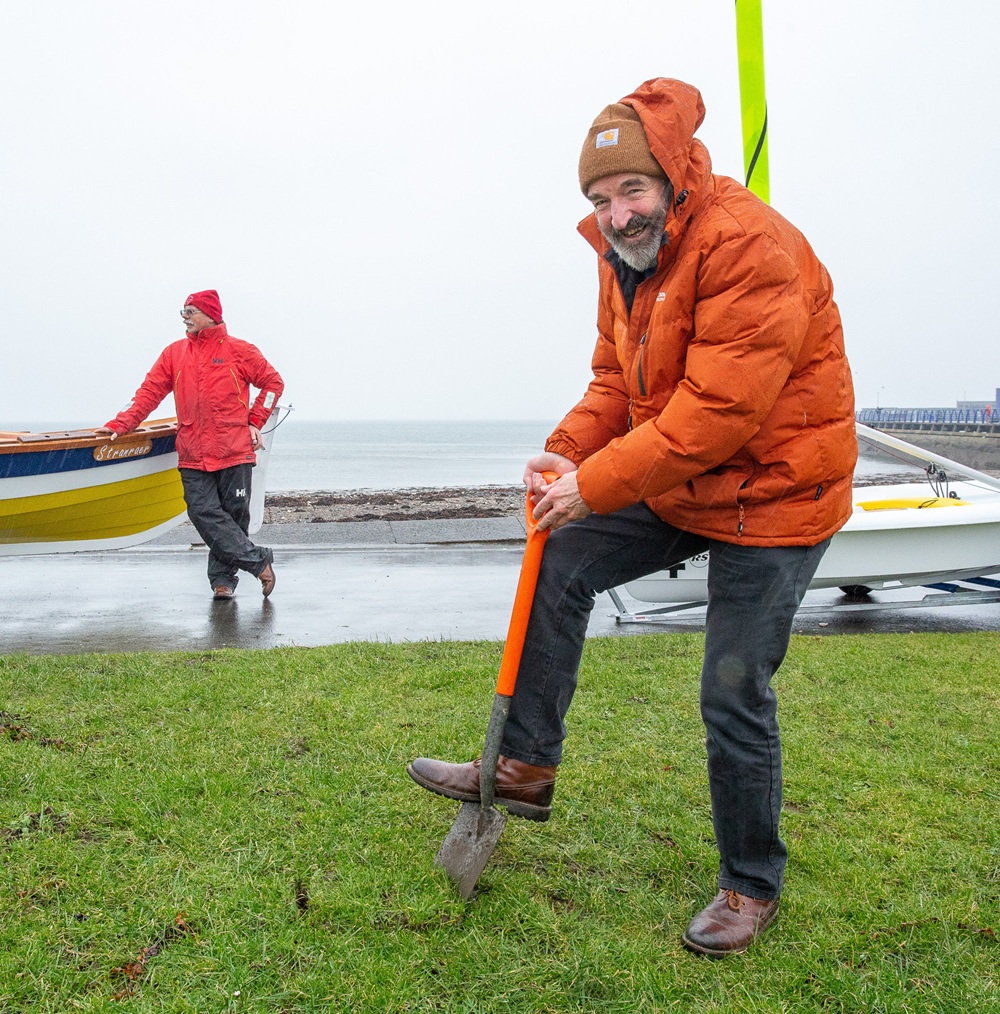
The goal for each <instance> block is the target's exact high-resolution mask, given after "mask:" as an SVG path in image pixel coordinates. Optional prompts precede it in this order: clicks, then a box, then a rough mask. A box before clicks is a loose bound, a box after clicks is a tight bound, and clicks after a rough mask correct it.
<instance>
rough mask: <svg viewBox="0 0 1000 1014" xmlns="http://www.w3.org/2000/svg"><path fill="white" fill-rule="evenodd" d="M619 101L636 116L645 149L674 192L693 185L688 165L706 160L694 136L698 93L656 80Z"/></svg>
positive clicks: (701, 109) (699, 115)
mask: <svg viewBox="0 0 1000 1014" xmlns="http://www.w3.org/2000/svg"><path fill="white" fill-rule="evenodd" d="M621 102H622V105H626V106H631V107H632V108H633V109H634V110H635V111H636V112H637V113H638V114H639V119H640V120H641V121H642V128H643V130H644V131H645V132H646V140H647V142H648V143H649V150H650V151H651V152H652V153H653V158H655V159H656V161H657V162H659V163H660V165H661V166H662V167H663V171H664V172H665V173H666V174H667V176H668V177H669V178H670V182H671V183H673V185H674V193H675V194H679V193H680V192H681V190H683V189H688V190H690V189H691V184H694V183H695V182H696V180H694V179H690V178H689V177H690V176H691V169H692V164H693V163H701V162H704V161H705V160H707V159H708V149H707V148H706V147H705V146H704V145H703V144H702V143H701V141H696V140H695V137H694V134H695V131H696V130H697V129H698V128H699V127H700V126H701V124H702V121H703V120H704V119H705V104H704V102H702V100H701V92H699V91H698V89H697V88H695V87H694V86H693V85H689V84H685V83H684V82H683V81H676V80H674V79H673V78H669V77H657V78H653V79H652V80H650V81H646V82H645V83H644V84H642V85H640V86H639V87H638V88H637V89H636V90H635V91H634V92H632V94H631V95H626V96H625V97H624V98H623V99H622V100H621ZM709 167H711V161H710V160H709Z"/></svg>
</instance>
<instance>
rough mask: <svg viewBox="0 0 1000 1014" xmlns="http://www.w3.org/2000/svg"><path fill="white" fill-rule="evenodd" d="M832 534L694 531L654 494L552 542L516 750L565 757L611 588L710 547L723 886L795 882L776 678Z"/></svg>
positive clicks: (710, 732)
mask: <svg viewBox="0 0 1000 1014" xmlns="http://www.w3.org/2000/svg"><path fill="white" fill-rule="evenodd" d="M828 545H829V540H827V541H826V542H822V543H820V544H819V545H818V546H779V547H760V546H742V545H736V544H732V543H727V542H718V541H716V540H713V539H708V538H705V537H704V536H700V535H692V534H690V533H689V532H683V531H680V530H679V529H677V528H674V527H673V526H672V525H669V524H667V523H666V522H665V521H663V520H661V519H660V518H658V517H657V516H656V515H655V514H654V513H653V512H652V511H651V510H650V509H649V508H648V507H646V506H645V505H644V504H637V505H636V506H634V507H628V508H626V509H625V510H621V511H617V512H616V513H614V514H609V515H600V516H599V515H591V516H590V517H589V518H585V519H583V520H582V521H574V522H572V523H571V524H569V525H566V526H565V527H563V528H560V529H559V530H557V531H555V532H553V533H552V535H551V536H550V537H549V540H548V542H547V543H546V546H545V553H544V555H543V557H542V566H541V571H540V573H539V578H538V587H537V590H536V592H535V601H534V604H533V606H532V610H531V618H530V621H529V624H528V635H527V639H526V642H525V646H524V654H523V655H522V658H521V666H520V669H519V671H518V677H517V686H516V688H515V692H514V697H513V700H512V701H511V708H510V716H509V718H508V721H507V726H506V729H505V731H504V742H503V753H504V754H505V755H506V756H508V757H513V758H514V759H515V760H520V761H523V762H525V763H527V764H540V765H551V764H558V763H559V761H560V760H561V758H562V742H563V739H564V738H565V736H566V726H565V721H564V719H565V716H566V712H567V710H568V709H569V705H570V702H571V700H572V699H573V693H574V691H575V689H576V681H577V670H578V668H579V665H580V657H581V655H582V652H583V643H584V638H585V636H586V631H587V620H588V617H589V614H590V611H591V609H592V608H593V605H594V597H595V595H596V594H597V593H598V592H601V591H605V590H607V589H608V588H613V587H615V586H616V585H620V584H624V583H625V582H627V581H632V580H635V579H636V578H638V577H641V576H643V575H645V574H651V573H653V572H655V571H658V570H666V569H668V568H670V567H671V566H674V565H675V564H677V563H680V562H681V561H683V560H686V559H687V558H688V557H691V556H694V555H696V554H698V553H703V552H705V551H706V550H708V551H710V555H709V565H708V612H707V615H706V621H705V657H704V661H703V664H702V671H701V714H702V718H703V720H704V722H705V728H706V732H707V747H708V774H709V784H710V789H711V797H712V819H713V823H714V825H715V838H716V842H717V844H718V848H719V854H720V870H719V887H720V888H725V889H732V890H735V891H739V892H740V893H742V894H747V895H750V896H751V897H754V898H776V897H778V895H779V894H780V893H781V886H782V882H783V877H784V869H785V861H786V858H787V850H786V848H785V844H784V842H783V841H782V840H781V838H780V837H779V835H778V818H779V815H780V813H781V739H780V736H779V733H778V721H777V700H776V698H775V694H774V691H773V690H772V688H771V677H772V676H773V675H774V673H775V672H776V670H777V669H778V666H779V665H781V662H782V660H783V659H784V657H785V652H786V651H787V649H788V641H789V637H790V635H791V626H792V618H793V617H794V615H795V612H796V610H797V609H798V607H799V604H800V603H801V601H802V596H803V595H804V594H805V592H806V590H807V588H808V587H809V582H810V581H811V580H812V576H813V574H814V573H815V571H816V567H817V566H818V565H819V561H820V559H821V558H822V556H823V553H824V552H825V551H826V548H827V546H828Z"/></svg>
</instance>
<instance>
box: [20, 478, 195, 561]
mask: <svg viewBox="0 0 1000 1014" xmlns="http://www.w3.org/2000/svg"><path fill="white" fill-rule="evenodd" d="M184 510H185V504H184V490H183V487H182V486H181V477H180V473H179V472H178V471H177V469H176V468H171V469H167V470H165V471H160V472H154V473H153V474H152V475H141V476H138V477H135V478H131V479H123V480H121V481H120V482H110V483H106V484H103V485H100V486H88V487H85V488H83V489H69V490H64V491H61V492H56V493H41V494H38V495H36V496H23V497H13V498H11V499H8V500H0V544H4V545H11V544H16V543H22V542H62V541H67V540H70V539H72V540H80V541H89V540H92V539H114V538H122V537H125V536H129V535H134V534H136V533H137V532H145V531H148V530H149V529H150V528H155V527H156V526H157V525H161V524H163V523H164V522H167V521H170V520H172V519H173V518H176V517H177V516H178V515H179V514H182V513H183V512H184Z"/></svg>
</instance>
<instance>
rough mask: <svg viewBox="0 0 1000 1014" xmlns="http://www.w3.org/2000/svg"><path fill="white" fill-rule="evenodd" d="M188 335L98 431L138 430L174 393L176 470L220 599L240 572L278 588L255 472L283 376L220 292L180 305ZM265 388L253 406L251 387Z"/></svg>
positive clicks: (114, 433) (229, 591)
mask: <svg viewBox="0 0 1000 1014" xmlns="http://www.w3.org/2000/svg"><path fill="white" fill-rule="evenodd" d="M181 317H183V318H184V326H185V330H186V331H187V337H186V338H182V339H181V340H180V341H176V342H173V343H172V344H170V345H168V346H167V347H166V348H165V349H164V350H163V352H162V353H161V354H160V357H159V359H157V360H156V362H155V363H154V364H153V368H152V369H151V370H150V371H149V373H148V374H146V379H145V380H144V381H143V382H142V386H141V387H140V388H139V390H138V391H136V392H135V396H134V397H133V399H132V402H131V403H130V404H129V405H128V407H127V408H125V409H123V410H122V411H121V412H119V413H118V415H117V416H115V418H114V419H112V420H111V421H110V422H108V423H106V424H105V425H104V426H102V427H101V428H100V429H98V431H97V432H98V433H110V434H111V439H112V440H114V439H115V438H116V437H119V436H121V435H122V434H124V433H128V432H130V431H131V430H133V429H135V427H136V426H138V425H139V423H141V422H142V421H143V420H144V419H146V418H148V416H149V414H150V412H152V411H153V409H155V408H156V406H157V405H159V404H160V402H161V401H163V399H164V398H165V397H166V396H167V395H168V394H169V393H170V392H171V391H173V393H174V401H175V402H176V405H177V467H178V468H179V469H180V473H181V481H182V482H183V485H184V500H185V502H186V503H187V508H188V517H189V518H190V519H191V522H192V524H193V525H194V526H195V528H196V529H197V530H198V534H199V535H200V536H201V537H202V539H204V540H205V545H206V546H208V550H209V553H208V582H209V584H210V585H211V586H212V591H213V593H214V596H215V598H216V599H231V598H232V597H233V593H234V592H235V590H236V585H237V583H238V581H239V578H238V577H237V574H236V572H237V571H238V570H245V571H248V572H249V573H250V574H253V575H254V576H255V577H257V578H259V579H260V583H261V586H262V589H263V592H264V596H265V598H266V597H267V596H268V595H270V594H271V592H272V590H273V589H274V566H273V561H274V554H273V552H272V551H271V550H270V549H267V548H265V547H263V546H255V545H254V544H253V542H251V541H250V539H249V537H248V535H247V531H248V529H249V527H250V482H251V470H252V468H253V466H254V464H255V463H256V460H257V458H256V455H255V454H254V451H256V450H258V449H259V448H260V447H261V438H260V430H261V427H262V426H263V425H264V423H265V422H266V421H267V418H268V416H270V414H271V412H272V411H273V409H274V407H275V405H277V403H278V398H280V397H281V392H282V391H283V390H284V387H285V385H284V383H283V381H282V379H281V377H280V376H279V375H278V371H277V370H275V368H274V367H273V366H272V365H271V364H270V363H269V362H268V361H267V360H266V359H265V358H264V357H263V355H261V353H260V350H259V349H257V348H256V346H254V345H251V344H250V343H249V342H245V341H241V340H240V339H239V338H234V337H232V336H231V335H230V334H229V332H228V331H227V330H226V325H225V322H224V321H223V319H222V304H221V302H220V301H219V294H218V293H217V292H216V291H215V289H206V290H204V291H203V292H195V293H193V294H192V295H190V296H188V297H187V299H186V300H185V301H184V309H183V310H181ZM251 385H253V386H254V387H256V388H257V389H258V391H259V393H258V395H257V397H256V398H255V399H254V402H253V404H252V405H251V404H250V386H251Z"/></svg>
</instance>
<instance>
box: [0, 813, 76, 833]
mask: <svg viewBox="0 0 1000 1014" xmlns="http://www.w3.org/2000/svg"><path fill="white" fill-rule="evenodd" d="M68 827H69V814H68V813H56V811H55V810H54V809H52V807H51V806H46V807H45V809H44V810H40V811H39V812H38V813H28V814H26V815H25V816H24V817H23V818H22V819H21V820H20V821H19V822H18V823H17V824H15V825H13V826H12V827H0V841H16V840H17V839H18V838H23V837H24V836H25V835H26V834H31V832H32V831H45V830H52V831H55V832H56V834H65V833H66V829H67V828H68Z"/></svg>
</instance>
